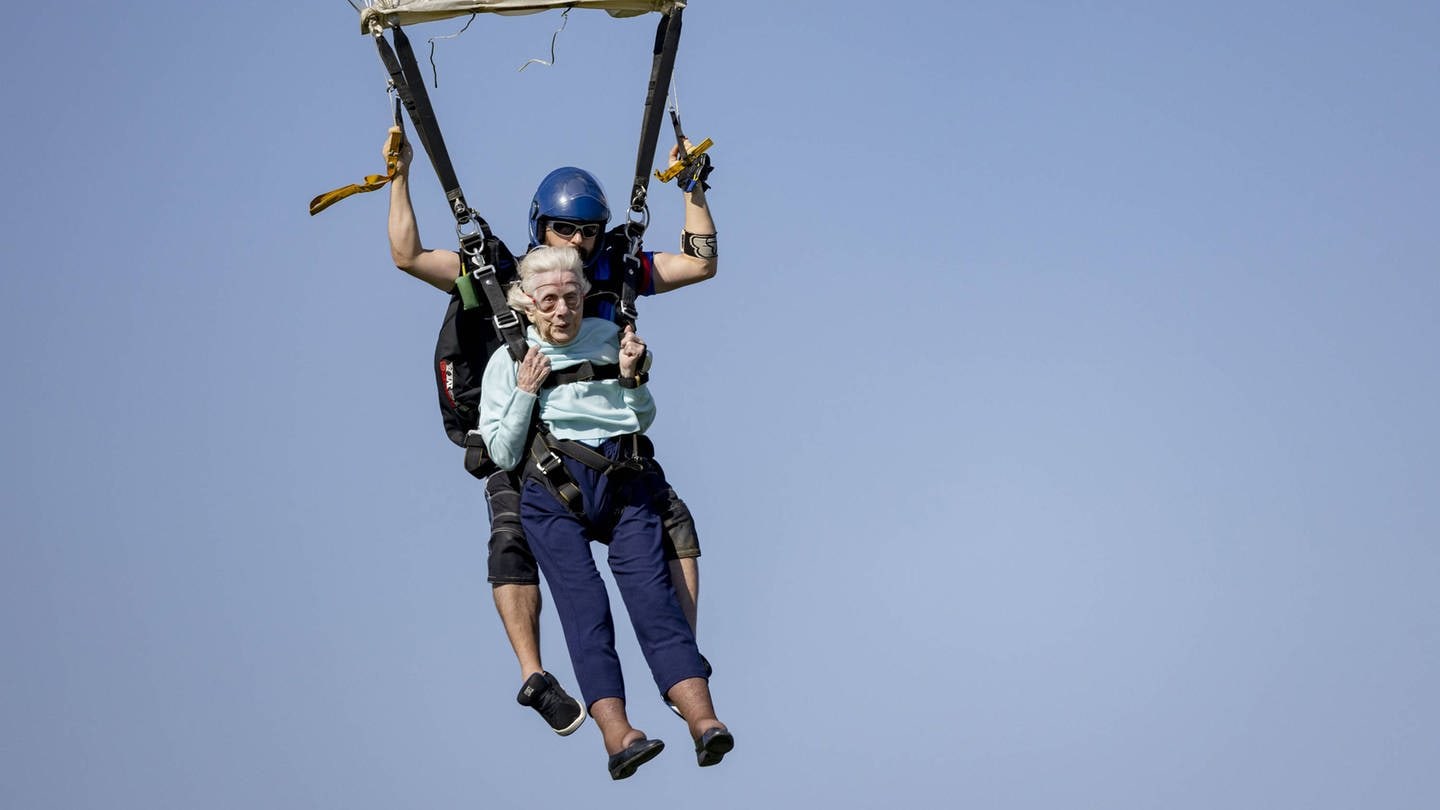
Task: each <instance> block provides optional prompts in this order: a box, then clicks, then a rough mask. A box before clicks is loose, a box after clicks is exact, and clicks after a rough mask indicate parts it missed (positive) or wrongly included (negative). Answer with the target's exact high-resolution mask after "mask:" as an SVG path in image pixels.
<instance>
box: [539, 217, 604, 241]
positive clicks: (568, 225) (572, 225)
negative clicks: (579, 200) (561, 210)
mask: <svg viewBox="0 0 1440 810" xmlns="http://www.w3.org/2000/svg"><path fill="white" fill-rule="evenodd" d="M603 227H605V226H604V225H603V224H601V223H599V222H586V223H584V224H581V223H579V222H566V221H565V220H563V219H552V220H550V230H552V231H554V232H555V235H556V236H559V237H560V238H561V239H569V238H570V237H572V236H574V235H575V232H576V231H579V232H580V235H581V236H583V237H585V238H586V239H590V238H593V237H596V236H599V235H600V229H601V228H603Z"/></svg>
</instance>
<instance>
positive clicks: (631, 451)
mask: <svg viewBox="0 0 1440 810" xmlns="http://www.w3.org/2000/svg"><path fill="white" fill-rule="evenodd" d="M648 360H649V352H648V351H647V352H646V357H645V358H643V359H642V360H641V363H640V368H641V369H645V368H647V367H648ZM648 379H649V374H648V373H647V372H645V371H643V370H642V371H641V372H640V373H639V375H638V376H637V377H636V378H635V379H634V381H633V382H630V383H629V384H627V381H626V379H625V378H623V377H621V376H620V366H619V365H618V364H615V363H604V364H594V363H591V362H590V361H589V360H586V361H583V362H581V363H580V364H579V365H576V366H571V367H569V368H566V369H564V370H563V371H552V372H550V374H549V375H548V376H546V378H545V382H543V383H541V385H540V387H541V389H542V390H543V389H547V388H556V387H558V386H561V385H567V384H570V383H578V382H591V381H598V380H619V381H620V384H621V386H624V387H627V388H633V387H635V386H636V385H643V384H644V383H645V382H646V381H647V380H648ZM539 409H540V400H539V398H538V397H537V398H536V400H535V413H534V414H532V416H531V420H530V425H531V429H530V433H531V435H530V438H529V448H530V450H529V453H528V454H527V456H526V460H525V467H524V473H523V474H524V477H526V478H534V479H536V480H538V481H539V482H540V483H541V484H543V485H544V486H545V488H546V489H547V490H549V492H550V494H551V495H554V496H555V499H556V500H558V501H559V502H560V503H561V504H563V505H564V506H565V508H566V509H568V510H569V511H570V513H571V514H572V515H574V516H575V517H576V519H577V520H580V521H581V522H582V523H583V522H586V516H585V506H584V503H583V498H582V496H581V492H580V486H579V484H577V483H576V482H575V477H574V476H572V475H571V474H570V471H569V470H568V469H566V467H565V458H570V459H574V460H575V461H578V462H580V463H581V464H583V465H585V466H586V467H589V468H590V469H592V470H595V471H596V472H598V473H600V474H601V475H603V476H606V477H608V478H610V479H611V480H624V479H626V478H628V477H630V476H633V475H636V474H638V473H641V472H644V471H645V469H646V468H647V464H646V462H647V461H649V460H650V459H653V458H654V457H655V447H654V445H653V444H651V443H650V439H648V438H647V437H645V436H644V435H642V434H639V433H627V434H625V435H623V436H619V437H617V438H619V439H620V442H621V444H620V454H619V455H620V457H619V458H618V459H612V458H610V457H608V456H606V455H605V454H604V453H601V452H599V451H597V450H595V449H594V448H592V447H591V446H590V445H588V444H586V443H584V442H577V441H574V440H571V439H558V438H556V437H555V435H554V434H553V433H551V432H550V429H549V428H547V427H545V423H544V422H542V421H541V420H540V418H539ZM562 456H563V457H564V458H562Z"/></svg>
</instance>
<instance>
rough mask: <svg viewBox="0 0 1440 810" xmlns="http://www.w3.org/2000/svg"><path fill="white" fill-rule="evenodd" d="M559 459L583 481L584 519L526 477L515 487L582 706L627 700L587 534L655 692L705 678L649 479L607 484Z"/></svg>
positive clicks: (609, 447) (611, 443)
mask: <svg viewBox="0 0 1440 810" xmlns="http://www.w3.org/2000/svg"><path fill="white" fill-rule="evenodd" d="M617 448H618V442H617V441H615V440H613V439H611V440H607V441H606V442H605V443H604V444H603V445H602V446H601V448H600V450H601V452H603V453H604V454H605V455H606V456H608V457H610V458H615V457H616V453H617ZM565 467H566V469H568V470H569V471H570V474H571V475H572V476H574V478H575V483H576V484H578V485H579V487H580V492H581V496H582V501H583V504H584V512H585V520H584V521H581V520H579V519H578V518H576V516H575V515H574V514H572V513H571V512H570V510H568V509H566V508H565V506H564V505H563V504H561V503H560V501H559V500H557V499H556V498H555V496H554V495H552V494H551V493H550V491H549V490H548V489H546V488H545V485H544V484H542V483H541V482H540V481H537V480H536V479H534V478H529V479H526V481H525V486H524V489H523V490H522V491H521V497H520V522H521V524H522V525H523V526H524V528H525V536H526V537H528V538H529V539H530V548H531V551H533V552H534V553H535V559H536V561H537V562H539V563H540V573H541V574H543V575H544V577H545V582H546V584H547V585H548V586H549V588H550V598H551V600H552V601H553V602H554V603H555V612H556V614H558V615H559V617H560V626H561V627H562V628H563V629H564V631H565V644H566V646H567V647H569V649H570V664H571V666H573V667H574V668H575V678H576V680H577V681H578V682H579V684H580V692H581V694H582V695H584V697H585V705H586V706H592V705H594V703H595V701H597V700H600V699H602V698H607V697H614V698H620V699H621V700H624V699H625V680H624V676H623V675H622V674H621V672H620V657H619V655H617V654H616V652H615V622H614V618H613V617H612V615H611V613H610V598H609V596H608V595H607V593H606V591H605V582H604V580H602V579H601V578H600V572H599V571H598V570H596V568H595V559H594V557H592V556H591V552H590V543H591V542H592V541H599V542H602V543H603V542H606V541H608V545H609V547H610V549H609V560H608V561H609V564H610V572H611V574H612V575H613V576H614V577H615V585H616V586H617V587H618V588H619V590H620V596H621V598H622V599H623V600H624V601H625V609H626V611H627V612H628V613H629V614H630V624H631V626H632V627H634V629H635V638H636V640H637V641H639V642H640V651H641V652H642V653H643V654H644V656H645V662H646V663H647V664H649V665H650V674H651V675H652V676H653V677H654V679H655V686H656V687H658V688H659V690H660V692H661V694H664V693H666V692H668V691H669V690H670V687H672V686H674V685H675V684H677V683H679V682H680V681H683V680H685V679H686V678H703V677H705V671H704V665H703V664H702V663H701V659H700V651H699V650H698V649H696V646H695V634H694V632H693V631H691V629H690V624H689V623H688V622H686V621H685V614H684V612H683V611H681V609H680V602H679V600H678V599H676V597H675V590H674V586H673V585H672V584H671V581H670V570H669V567H668V565H667V564H666V562H665V555H664V552H663V551H662V546H661V535H662V526H661V517H660V514H659V513H658V512H657V511H656V508H655V503H656V500H657V499H656V495H657V494H658V493H657V492H656V491H655V483H654V482H655V480H656V477H654V476H643V475H642V476H634V475H632V476H628V477H627V476H616V477H617V478H618V479H620V480H617V481H613V482H612V481H611V480H610V478H609V477H607V476H603V475H601V474H600V473H598V472H597V471H595V470H592V469H590V468H589V467H586V466H585V465H583V464H581V463H579V462H578V461H575V460H573V459H570V458H566V459H565Z"/></svg>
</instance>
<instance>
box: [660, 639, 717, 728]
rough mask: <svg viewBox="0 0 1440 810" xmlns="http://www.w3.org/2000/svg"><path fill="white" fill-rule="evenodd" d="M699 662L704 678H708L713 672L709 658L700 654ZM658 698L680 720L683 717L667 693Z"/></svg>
mask: <svg viewBox="0 0 1440 810" xmlns="http://www.w3.org/2000/svg"><path fill="white" fill-rule="evenodd" d="M700 664H701V666H703V667H705V680H707V681H708V680H710V676H711V675H714V674H715V668H714V667H712V666H710V659H708V658H706V657H705V656H703V655H702V656H700ZM660 699H661V700H663V701H665V707H666V708H668V709H669V710H670V711H672V712H674V713H675V716H676V717H678V718H680V719H681V720H684V719H685V715H683V714H681V713H680V707H679V706H676V705H675V704H674V703H673V702H671V700H670V696H669V695H664V694H662V695H661V696H660Z"/></svg>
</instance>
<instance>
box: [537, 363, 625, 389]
mask: <svg viewBox="0 0 1440 810" xmlns="http://www.w3.org/2000/svg"><path fill="white" fill-rule="evenodd" d="M618 379H620V366H619V365H617V364H615V363H601V364H598V365H597V364H594V363H591V362H590V361H589V360H586V361H584V362H582V363H580V365H578V366H571V367H570V368H567V369H565V370H564V371H552V372H550V373H549V374H548V375H546V377H545V381H544V382H542V383H540V387H541V388H554V387H555V386H557V385H567V384H569V383H577V382H591V381H592V380H618Z"/></svg>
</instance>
